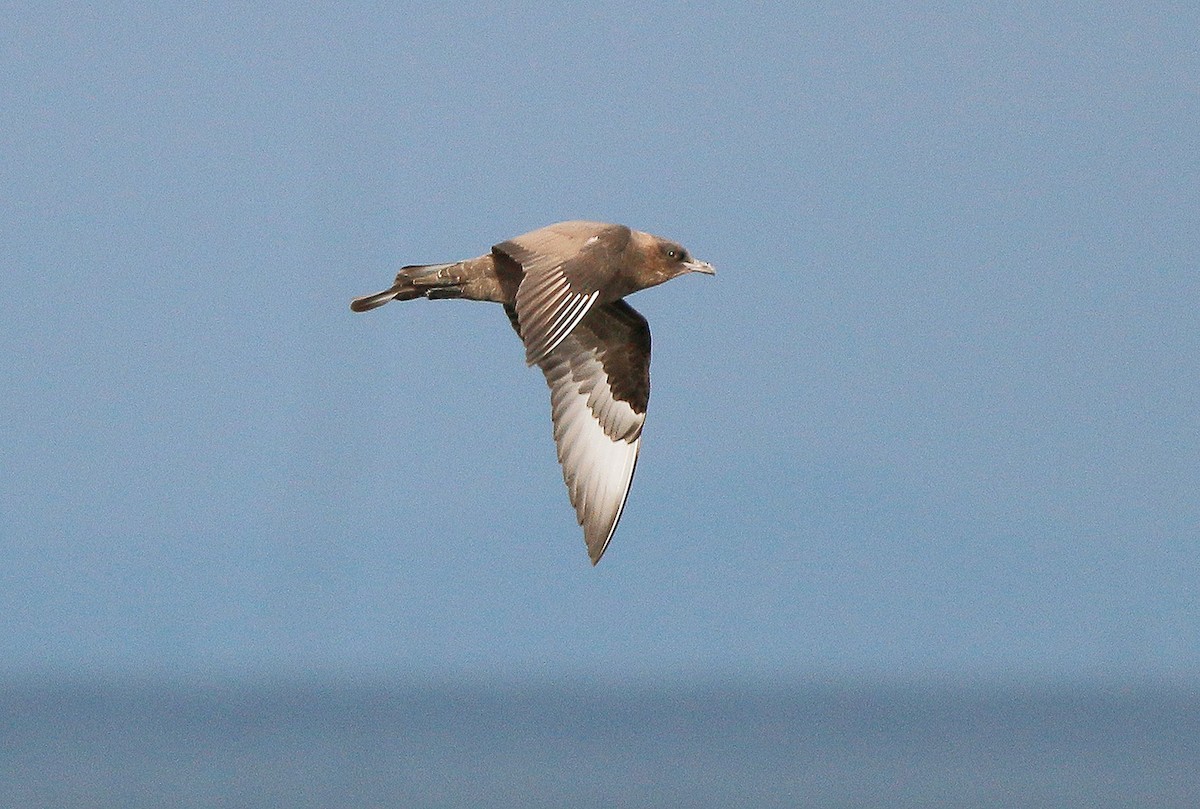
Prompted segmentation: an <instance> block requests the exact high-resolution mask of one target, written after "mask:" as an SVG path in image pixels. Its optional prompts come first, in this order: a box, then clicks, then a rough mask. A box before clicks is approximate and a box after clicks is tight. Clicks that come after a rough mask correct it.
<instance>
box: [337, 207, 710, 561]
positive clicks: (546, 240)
mask: <svg viewBox="0 0 1200 809" xmlns="http://www.w3.org/2000/svg"><path fill="white" fill-rule="evenodd" d="M689 272H702V273H707V274H708V275H712V274H713V268H712V265H711V264H708V263H707V262H704V261H697V260H695V259H693V258H692V257H691V255H689V254H688V251H687V250H685V249H684V248H683V247H682V246H680V245H679V244H676V243H675V242H672V241H668V240H666V239H662V238H659V237H658V236H652V235H650V234H649V233H642V232H641V231H637V230H630V229H629V228H627V227H625V226H624V225H608V224H604V223H601V222H559V223H558V224H556V225H547V226H546V227H544V228H540V229H539V230H535V231H532V232H530V233H526V234H525V235H523V236H517V237H516V238H515V239H509V240H508V241H506V242H501V243H500V244H497V245H495V246H493V247H492V250H491V252H490V253H486V254H484V255H482V256H479V257H478V258H469V259H465V260H463V261H457V262H453V263H450V264H418V265H412V266H408V267H402V268H401V269H400V272H399V274H397V276H396V283H394V284H393V285H392V286H391V287H390V288H389V289H385V290H384V291H383V292H377V293H375V294H374V295H367V296H366V297H363V298H356V299H355V300H354V301H352V302H351V304H350V308H351V309H353V310H354V311H355V312H366V311H368V310H370V309H374V308H375V307H377V306H382V305H383V304H385V303H387V302H388V301H394V300H395V301H407V300H412V299H413V298H429V299H431V300H436V299H440V298H466V299H467V300H473V301H495V302H496V303H501V304H504V311H505V312H507V313H508V319H509V321H510V322H511V323H512V325H513V328H514V329H516V330H517V334H518V335H520V337H521V340H522V342H524V344H525V363H526V364H527V365H537V366H538V367H540V368H541V369H542V373H543V374H545V376H546V384H548V385H549V386H550V407H551V415H552V417H553V420H554V441H555V443H556V444H557V445H558V460H559V462H560V463H561V464H562V468H563V479H564V480H565V481H566V483H567V491H568V492H569V494H570V497H571V505H573V506H574V507H575V514H576V516H577V517H578V519H579V524H580V525H581V526H583V538H584V541H585V542H586V543H587V548H588V555H589V556H590V557H591V560H592V564H593V565H594V564H596V563H597V562H599V561H600V557H601V556H602V555H603V554H604V549H605V548H607V547H608V542H609V540H610V539H612V535H613V532H614V531H615V530H616V528H617V522H618V521H619V520H620V519H621V510H622V509H623V508H624V507H625V499H626V498H627V497H628V496H629V485H630V483H631V482H632V481H633V471H634V467H635V466H636V465H637V456H638V447H639V445H640V444H641V436H642V424H643V423H644V422H645V420H646V403H647V401H648V400H649V398H650V327H649V326H648V325H647V324H646V319H645V318H644V317H642V316H641V315H639V314H638V313H637V312H636V311H634V309H633V307H631V306H630V305H629V304H627V303H625V301H624V300H622V298H624V297H625V296H626V295H629V294H631V293H633V292H637V291H638V290H640V289H646V288H647V287H652V286H657V285H658V284H661V283H663V282H664V281H669V280H671V279H672V278H674V277H676V276H678V275H683V274H685V273H689Z"/></svg>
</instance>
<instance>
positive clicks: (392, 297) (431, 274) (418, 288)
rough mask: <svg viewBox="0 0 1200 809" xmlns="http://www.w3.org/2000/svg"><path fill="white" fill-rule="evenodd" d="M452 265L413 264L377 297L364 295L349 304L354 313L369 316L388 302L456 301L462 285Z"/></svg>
mask: <svg viewBox="0 0 1200 809" xmlns="http://www.w3.org/2000/svg"><path fill="white" fill-rule="evenodd" d="M460 263H461V262H458V263H451V264H413V265H410V266H408V267H401V268H400V272H399V273H397V275H396V283H394V284H392V286H391V287H389V288H388V289H385V290H383V291H382V292H376V293H375V294H374V295H364V296H363V297H361V298H355V299H354V300H352V301H350V309H351V310H353V311H355V312H369V311H370V310H372V309H375V308H376V307H379V306H383V305H384V304H385V303H387V302H389V301H411V300H412V299H413V298H456V297H458V296H459V295H460V294H461V293H462V284H461V283H460V279H459V278H458V277H457V274H456V273H455V272H454V268H455V267H458V266H459V264H460Z"/></svg>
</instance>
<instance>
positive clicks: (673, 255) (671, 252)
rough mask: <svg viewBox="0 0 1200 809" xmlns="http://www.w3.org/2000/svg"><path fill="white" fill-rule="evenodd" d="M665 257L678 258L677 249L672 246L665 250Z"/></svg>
mask: <svg viewBox="0 0 1200 809" xmlns="http://www.w3.org/2000/svg"><path fill="white" fill-rule="evenodd" d="M667 258H679V251H678V250H675V249H674V248H672V249H670V250H668V251H667Z"/></svg>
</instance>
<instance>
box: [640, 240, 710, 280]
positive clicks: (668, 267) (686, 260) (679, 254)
mask: <svg viewBox="0 0 1200 809" xmlns="http://www.w3.org/2000/svg"><path fill="white" fill-rule="evenodd" d="M650 261H651V263H652V264H653V265H654V268H655V270H656V271H657V272H656V274H657V275H659V276H660V277H661V278H662V281H669V280H671V279H672V278H676V277H678V276H680V275H686V274H687V273H689V272H702V273H704V274H705V275H716V274H717V271H716V270H714V269H713V265H711V264H709V263H708V262H707V261H700V260H699V259H696V258H693V257H692V254H691V253H689V252H688V251H687V248H685V247H684V246H683V245H681V244H679V243H678V242H672V241H668V240H666V239H655V244H654V247H653V249H652V250H651V257H650ZM662 281H659V283H662Z"/></svg>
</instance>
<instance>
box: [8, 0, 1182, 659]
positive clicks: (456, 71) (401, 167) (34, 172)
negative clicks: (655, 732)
mask: <svg viewBox="0 0 1200 809" xmlns="http://www.w3.org/2000/svg"><path fill="white" fill-rule="evenodd" d="M640 8H641V11H639V12H637V15H635V14H634V13H633V12H631V11H630V10H629V9H628V8H627V6H625V5H624V4H610V3H589V4H587V5H586V6H571V7H561V6H558V5H542V4H536V3H533V4H514V5H510V6H494V5H488V6H485V7H482V10H481V7H470V8H468V7H463V8H462V9H450V10H446V9H441V8H438V9H436V10H435V9H433V8H429V7H426V6H423V5H415V6H413V7H404V6H403V5H400V4H397V5H395V6H388V7H384V6H378V5H376V4H352V5H350V6H348V7H347V6H344V5H342V4H330V5H315V4H314V5H303V6H298V5H296V4H278V5H276V6H274V7H272V6H269V5H266V4H264V5H261V6H260V7H258V8H257V9H255V10H250V9H246V8H244V7H243V6H241V5H240V4H229V5H222V4H214V5H212V6H211V7H207V8H203V9H191V10H180V9H177V8H175V7H173V6H170V5H165V6H162V7H159V8H150V9H147V8H146V7H145V6H144V5H143V4H111V5H108V6H105V7H104V8H103V9H97V8H86V7H82V6H78V7H76V6H72V5H66V6H60V7H58V8H56V9H49V8H47V7H45V6H42V5H32V6H30V5H21V4H18V5H17V6H9V7H8V8H7V9H6V10H4V11H3V12H0V16H2V17H3V24H2V25H0V70H2V71H3V73H4V75H5V76H6V80H5V82H4V83H3V86H0V112H2V113H3V114H2V116H0V117H2V118H3V120H4V122H5V123H4V124H3V125H2V126H0V181H2V183H3V187H4V188H5V189H6V191H5V193H4V194H3V195H0V264H2V265H3V267H2V272H0V291H2V292H3V293H4V299H5V304H4V309H5V316H4V317H3V319H0V337H2V338H3V340H4V344H5V345H6V346H7V350H6V351H4V352H3V353H2V354H0V378H3V380H4V390H5V395H4V396H3V398H2V401H0V420H2V422H3V424H4V425H5V426H4V429H3V430H0V456H2V457H3V458H4V467H3V468H4V475H3V480H0V532H2V535H0V615H3V616H4V618H3V619H0V674H3V675H8V676H28V675H31V674H51V675H55V674H71V675H74V676H78V675H80V674H82V675H84V676H87V675H90V674H96V675H105V676H163V675H183V676H191V675H197V674H200V675H203V674H219V675H233V676H259V675H285V676H291V675H295V674H305V673H316V674H329V675H336V676H356V675H361V674H369V675H384V676H392V675H396V676H407V675H413V676H420V677H434V678H438V677H451V678H452V677H458V676H501V677H509V678H524V677H558V676H563V675H587V676H596V677H603V678H610V679H621V678H629V677H633V678H638V677H660V676H682V677H694V676H704V677H721V678H762V677H768V678H769V677H775V676H781V675H782V676H798V677H811V676H846V675H853V676H871V677H874V676H883V677H892V676H899V677H918V678H920V677H940V678H945V677H950V678H964V677H965V678H972V677H986V678H995V677H1000V678H1003V677H1029V676H1033V677H1038V676H1050V677H1072V678H1134V677H1143V676H1150V677H1195V676H1196V675H1197V674H1200V507H1198V502H1200V498H1198V497H1197V484H1198V482H1200V416H1198V415H1197V413H1198V412H1200V336H1198V335H1200V315H1198V312H1200V274H1198V272H1197V271H1198V269H1200V237H1198V235H1197V234H1200V182H1198V179H1200V157H1198V155H1200V142H1198V140H1200V136H1198V134H1197V133H1200V96H1198V95H1197V91H1196V90H1197V87H1200V42H1198V40H1200V14H1198V13H1197V11H1196V10H1195V9H1194V8H1193V7H1191V6H1189V5H1187V4H1174V5H1173V4H1157V3H1151V4H1141V5H1139V7H1138V8H1136V9H1134V8H1130V7H1127V4H1118V3H1100V4H1096V3H1080V4H1074V5H1072V4H1067V5H1058V6H1056V7H1054V8H1053V9H1052V8H1050V7H1049V6H1044V4H1036V3H1017V4H1013V3H995V4H991V3H976V4H960V5H957V6H954V7H952V8H946V7H944V6H942V5H940V4H916V5H912V4H910V5H907V6H905V7H903V8H892V7H883V6H877V5H874V4H867V5H855V4H849V5H847V4H846V3H836V4H816V5H811V6H805V7H796V6H793V5H790V4H780V5H779V6H775V5H764V6H756V7H753V8H751V7H748V6H744V5H742V4H730V5H728V6H719V7H703V6H701V7H697V6H694V5H692V4H684V3H657V4H649V5H644V6H642V7H640ZM573 218H594V219H600V220H606V221H616V222H623V223H626V224H629V225H631V226H633V227H636V228H639V229H643V230H648V231H651V232H655V233H659V234H662V235H664V236H668V237H670V238H673V239H676V240H678V241H680V242H682V243H683V244H685V245H686V246H687V247H688V248H689V249H690V250H691V251H692V252H693V253H694V254H695V255H697V256H699V257H701V258H703V259H705V260H708V261H711V262H712V263H714V264H715V265H716V266H717V268H718V275H717V277H716V278H715V279H709V278H701V277H691V278H685V279H681V280H679V281H676V282H673V283H671V284H669V285H666V286H664V287H660V288H658V289H655V290H651V291H647V292H643V293H640V294H639V295H637V296H635V297H633V298H632V299H631V303H632V304H633V305H634V306H635V307H636V308H637V309H638V310H639V311H641V312H642V313H643V314H644V315H646V317H647V318H648V319H649V321H650V324H651V328H652V330H653V334H654V346H655V353H654V364H653V369H652V372H653V374H652V375H653V385H654V387H653V395H652V399H651V410H650V414H649V420H648V422H647V427H646V433H645V440H644V444H643V450H642V456H641V460H640V462H639V467H638V476H637V479H636V481H635V484H634V488H633V492H632V495H631V497H630V500H629V504H628V506H627V508H626V512H625V515H624V517H623V520H622V524H621V527H620V529H619V531H618V533H617V535H616V537H615V538H614V540H613V544H612V546H611V547H610V549H609V552H608V554H607V555H606V557H605V559H604V561H603V562H602V563H601V564H600V566H599V567H597V568H595V569H593V568H592V567H591V566H590V565H589V564H588V561H587V555H586V552H585V549H584V546H583V542H582V539H581V536H580V531H579V529H578V527H577V526H576V525H575V521H574V515H573V512H572V510H571V508H570V507H569V505H568V503H567V499H566V493H565V489H564V487H563V485H562V480H561V476H560V471H559V469H558V466H557V464H556V463H555V457H554V448H553V442H552V440H551V435H550V428H549V404H548V396H547V392H546V389H545V385H544V382H543V381H542V379H541V377H540V374H538V373H537V372H536V371H534V370H530V369H527V368H525V367H524V364H523V362H522V350H521V346H520V344H519V342H518V341H517V340H516V338H515V336H514V335H513V334H512V333H511V330H510V328H509V326H508V324H507V322H506V320H505V318H504V316H503V313H502V312H501V311H500V309H499V308H498V307H494V306H487V305H483V304H468V303H461V302H425V301H418V302H415V303H412V304H407V305H404V306H400V305H395V306H389V307H385V308H384V309H381V310H379V311H377V312H373V313H371V314H369V315H361V316H355V315H352V314H351V313H350V312H349V310H348V307H347V304H348V302H349V300H350V298H351V297H354V296H356V295H360V294H363V293H366V292H371V291H374V290H376V289H379V288H380V287H381V285H383V284H386V283H387V282H388V280H389V279H390V277H391V275H392V274H393V273H394V272H395V269H396V268H397V267H398V266H399V265H401V264H405V263H416V262H430V261H441V260H447V259H456V258H462V257H466V256H471V255H477V254H479V253H482V252H484V251H485V250H486V249H487V248H488V247H489V246H490V245H491V244H493V243H495V242H498V241H501V240H503V239H505V238H507V237H510V236H513V235H516V234H518V233H522V232H524V231H527V230H531V229H533V228H535V227H539V226H541V225H543V224H547V223H549V222H553V221H558V220H563V219H573Z"/></svg>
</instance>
